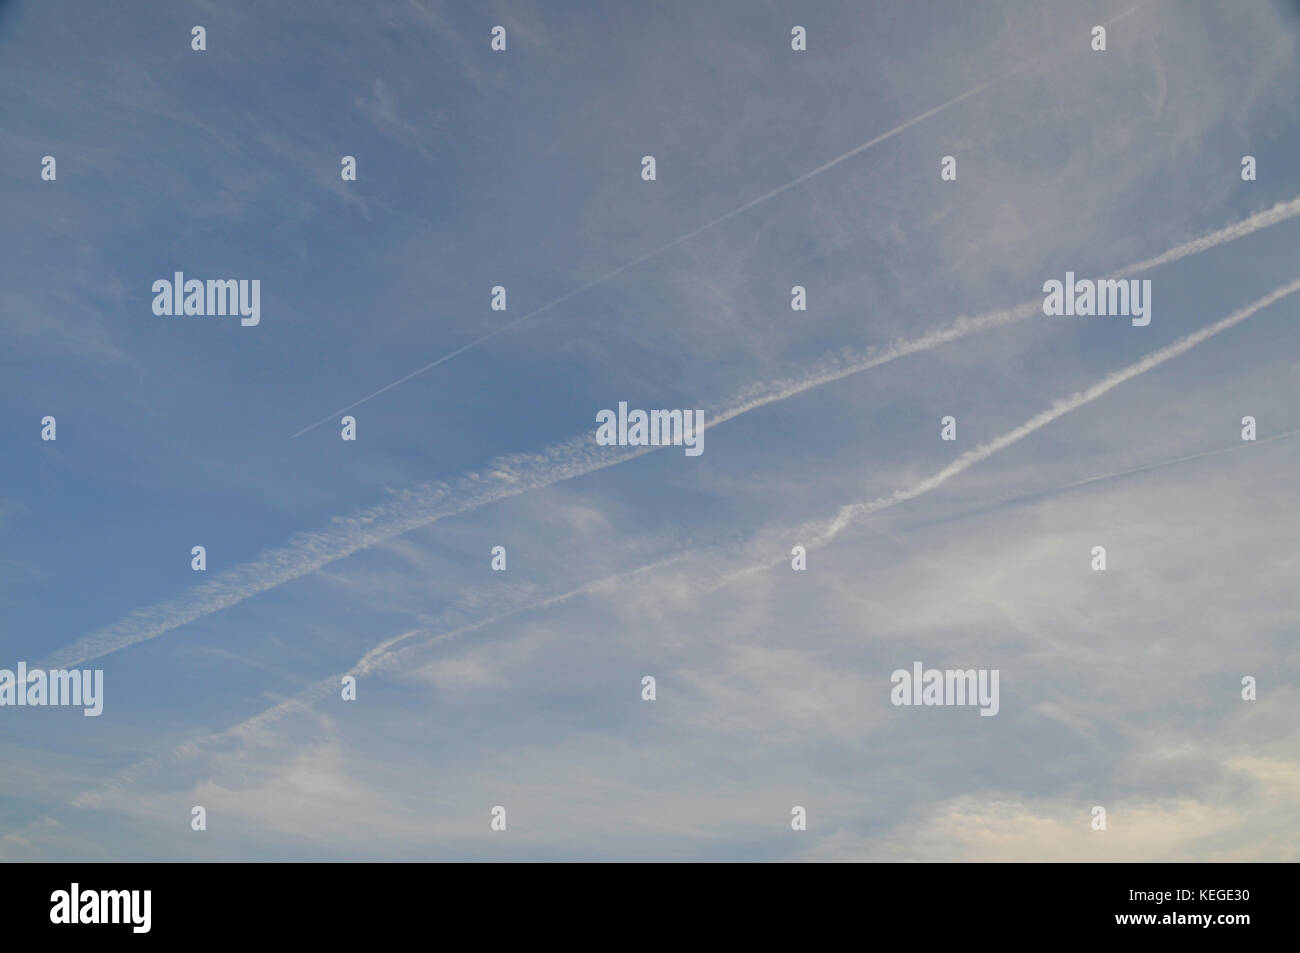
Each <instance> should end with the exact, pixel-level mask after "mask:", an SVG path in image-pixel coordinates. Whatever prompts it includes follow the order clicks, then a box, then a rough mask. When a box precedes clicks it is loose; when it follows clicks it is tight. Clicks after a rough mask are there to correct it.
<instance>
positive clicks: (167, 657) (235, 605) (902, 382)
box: [0, 0, 1300, 861]
mask: <svg viewBox="0 0 1300 953" xmlns="http://www.w3.org/2000/svg"><path fill="white" fill-rule="evenodd" d="M1098 24H1105V25H1106V30H1107V35H1106V49H1105V51H1104V52H1103V51H1094V50H1092V49H1091V48H1090V46H1091V43H1092V29H1093V27H1094V25H1098ZM196 25H201V26H203V27H204V29H205V31H206V49H204V50H201V51H199V50H194V49H192V46H191V41H192V34H191V31H192V28H193V27H194V26H196ZM498 25H500V26H503V27H504V28H505V36H506V49H505V50H504V51H494V50H493V49H492V46H491V42H492V30H493V27H495V26H498ZM795 26H802V27H804V28H805V31H806V36H807V42H806V47H807V48H806V49H805V50H799V51H796V50H794V49H792V46H791V31H792V29H793V28H794V27H795ZM1298 39H1300V7H1297V5H1296V4H1295V3H1292V2H1289V0H1287V2H1282V0H1242V2H1239V3H1234V4H1232V5H1231V6H1230V7H1229V6H1225V5H1223V4H1219V3H1214V2H1209V0H1204V2H1203V0H1179V2H1174V0H1147V2H1145V3H1138V4H1137V5H1136V6H1135V5H1134V2H1131V0H1119V2H1102V0H1080V2H1077V3H1069V4H1066V3H1053V4H1041V3H1037V2H1032V0H987V2H973V0H971V2H961V0H952V2H945V3H942V4H914V3H909V2H905V0H880V2H875V0H873V2H820V3H817V4H807V3H783V2H775V0H758V2H721V0H720V2H714V3H708V4H692V3H677V2H673V3H662V4H637V5H631V4H627V5H623V4H620V5H615V6H608V7H604V6H599V5H591V4H581V3H570V2H540V0H538V2H523V0H509V2H500V3H491V2H484V3H475V4H464V3H454V2H447V3H438V2H423V0H405V2H393V3H385V4H370V5H357V4H351V3H343V2H335V0H322V2H310V3H309V2H293V3H289V2H286V3H277V4H257V3H249V2H221V3H216V2H212V3H203V2H176V3H170V4H167V5H165V7H161V8H160V7H159V6H158V5H157V4H149V3H144V2H121V3H116V4H113V5H111V7H108V6H104V5H101V4H89V3H86V4H79V5H76V6H75V7H68V6H66V5H50V4H42V3H38V2H34V0H7V2H0V156H2V157H3V159H4V162H3V166H4V173H3V175H2V176H0V207H2V208H3V209H4V213H5V214H4V215H3V216H0V252H2V253H0V335H2V337H3V342H4V346H3V349H0V366H2V367H3V373H2V374H0V407H2V408H3V413H0V441H2V442H3V446H4V448H5V449H4V454H3V457H2V458H0V620H2V622H0V668H7V669H16V667H17V665H18V663H19V662H26V663H27V665H28V667H29V668H38V667H47V668H57V667H69V668H73V667H75V668H84V669H102V671H103V673H104V674H103V684H104V699H103V712H102V714H101V715H100V716H98V717H93V718H88V717H84V716H83V714H82V712H81V710H80V709H79V708H68V707H64V708H60V707H7V706H6V707H0V763H2V764H3V765H4V766H5V770H4V771H2V772H0V859H2V860H6V861H45V860H75V861H104V860H180V861H234V860H303V861H306V860H325V861H342V860H399V861H426V860H427V861H439V860H446V861H467V860H500V861H603V860H611V861H636V860H649V861H722V860H733V861H1146V860H1152V861H1162V860H1168V861H1238V860H1248V861H1294V860H1297V859H1300V728H1298V727H1297V726H1298V725H1300V719H1298V718H1297V715H1298V714H1300V704H1298V703H1297V697H1298V696H1297V691H1298V690H1300V654H1297V648H1296V645H1297V641H1296V633H1297V626H1300V602H1298V601H1297V598H1296V585H1295V579H1296V577H1297V571H1298V570H1300V557H1298V556H1297V552H1296V547H1295V540H1296V539H1297V538H1298V537H1300V513H1297V509H1296V506H1295V501H1296V495H1295V486H1296V476H1297V473H1298V471H1300V439H1295V437H1296V436H1300V433H1297V431H1298V430H1300V420H1298V417H1300V405H1298V402H1297V399H1296V397H1297V393H1300V320H1298V319H1300V294H1295V293H1294V292H1295V291H1296V290H1297V286H1296V285H1295V283H1296V282H1297V279H1300V264H1297V263H1298V262H1300V255H1297V251H1300V201H1297V200H1300V173H1298V172H1297V168H1298V167H1297V163H1296V159H1295V157H1296V155H1297V154H1300V116H1298V115H1297V112H1298V110H1300V99H1297V96H1296V92H1297V89H1300V55H1298V54H1300V50H1298V49H1297V40H1298ZM647 155H651V156H654V157H655V168H656V172H655V178H654V180H653V181H646V180H645V179H644V178H643V176H642V158H643V157H644V156H647ZM45 156H53V157H54V158H55V160H56V177H55V178H54V179H53V180H52V181H51V180H47V179H45V178H43V177H42V162H43V157H45ZM343 156H353V157H355V160H356V178H355V181H345V180H344V179H343V177H342V176H341V160H342V157H343ZM944 156H952V157H954V158H955V160H956V178H955V179H951V180H945V179H944V178H942V177H941V174H940V172H941V160H942V159H943V157H944ZM1244 156H1252V157H1254V159H1255V168H1256V176H1255V178H1254V179H1252V180H1246V179H1243V176H1242V159H1243V157H1244ZM1289 203H1295V204H1289ZM1201 239H1204V240H1203V241H1201ZM1152 260H1157V261H1156V263H1155V264H1153V265H1149V264H1147V263H1150V262H1151V261H1152ZM1134 266H1140V267H1139V268H1138V270H1135V271H1131V276H1132V277H1135V278H1141V279H1149V280H1150V281H1151V298H1150V302H1151V322H1150V324H1149V325H1147V326H1145V327H1139V326H1134V325H1132V324H1131V322H1130V321H1129V319H1128V318H1126V317H1115V316H1110V317H1080V316H1071V317H1066V316H1048V315H1045V314H1044V313H1043V309H1042V302H1043V297H1044V289H1043V285H1044V282H1046V281H1048V280H1051V279H1053V278H1055V279H1058V280H1063V279H1064V277H1065V274H1066V272H1067V271H1072V272H1074V273H1075V274H1076V275H1077V276H1078V277H1080V278H1085V277H1086V278H1103V277H1108V276H1117V275H1119V274H1121V273H1124V274H1130V271H1129V270H1130V269H1133V268H1134ZM177 271H182V272H184V273H185V275H186V276H187V277H190V278H199V279H209V278H213V279H219V278H241V279H249V280H252V279H257V280H258V281H259V282H260V288H261V299H260V323H258V324H257V325H256V326H250V327H245V326H242V325H241V323H240V321H239V320H238V318H231V317H199V316H160V315H157V314H155V313H154V310H153V308H152V301H153V297H154V295H153V291H152V288H153V284H154V282H155V281H156V280H158V279H164V278H165V279H170V278H171V277H172V275H173V273H174V272H177ZM795 285H800V286H803V287H804V288H806V293H807V310H805V311H795V310H793V309H792V307H791V289H792V287H794V286H795ZM495 286H502V287H505V288H506V289H507V306H506V310H505V311H499V310H493V309H492V307H491V306H490V303H491V298H492V293H491V292H492V289H493V288H494V287H495ZM444 358H446V359H445V360H443V359H444ZM430 365H434V366H430ZM389 385H394V386H389ZM620 401H626V402H627V404H628V406H629V407H630V408H646V409H650V408H665V409H668V408H678V409H699V410H703V411H704V414H705V430H704V442H703V446H704V450H703V453H701V454H700V455H698V456H688V455H686V454H685V453H684V452H683V450H682V448H680V447H668V448H650V449H647V448H641V447H631V446H602V445H598V443H597V441H596V439H595V434H596V415H597V413H598V412H599V411H601V410H602V409H605V408H617V406H618V404H619V402H620ZM345 408H346V410H345ZM345 414H346V415H350V416H352V417H354V418H355V427H356V439H355V440H344V439H342V438H341V434H342V429H343V427H342V423H341V418H342V417H343V416H344V415H345ZM47 415H48V416H53V417H54V418H55V419H56V422H57V436H56V439H54V440H44V439H42V429H43V425H42V419H43V418H44V417H46V416H47ZM948 416H951V417H953V418H954V420H955V428H956V431H955V438H956V439H954V440H944V439H942V434H941V430H942V426H941V421H942V420H943V418H945V417H948ZM1245 416H1251V417H1253V418H1255V420H1256V425H1257V437H1256V439H1255V440H1253V441H1247V440H1243V438H1242V418H1243V417H1245ZM322 421H323V422H322ZM200 545H201V546H203V547H204V548H205V551H206V569H205V570H204V571H203V572H196V571H194V570H193V569H192V566H191V559H192V556H191V551H192V548H193V547H194V546H200ZM495 546H503V547H505V551H506V569H505V570H504V571H494V570H493V568H492V565H491V562H492V557H491V551H492V549H493V547H495ZM795 546H803V547H805V549H806V567H807V568H806V569H805V570H803V571H796V570H795V569H793V568H792V555H791V551H792V548H793V547H795ZM1096 546H1104V547H1105V550H1106V560H1107V563H1106V568H1105V570H1104V571H1097V570H1095V569H1094V568H1093V566H1094V555H1093V550H1094V547H1096ZM915 662H921V663H923V665H924V666H925V667H926V668H938V669H961V670H966V669H977V670H989V671H992V670H996V671H997V672H998V673H999V675H1000V680H999V685H1000V703H999V709H998V712H997V714H996V716H993V717H982V716H981V715H980V713H979V711H978V710H977V709H976V708H974V707H971V706H964V707H963V706H951V705H948V706H905V705H896V704H894V703H893V702H892V700H891V689H892V688H893V685H892V683H891V676H892V673H894V672H895V671H896V670H899V669H904V670H911V668H912V666H913V663H915ZM348 675H351V676H353V677H354V678H355V679H356V697H355V699H354V700H345V699H344V698H343V691H342V688H341V685H342V679H343V677H344V676H348ZM646 676H652V677H653V678H654V679H655V697H654V699H653V700H646V699H644V698H643V687H642V686H643V681H642V680H643V678H644V677H646ZM1246 676H1251V677H1253V678H1254V679H1256V683H1257V686H1256V691H1257V695H1256V698H1255V699H1254V700H1246V699H1244V698H1243V688H1242V680H1243V678H1244V677H1246ZM195 806H202V807H203V808H204V811H205V817H206V828H205V829H203V830H195V829H194V825H193V819H194V815H193V809H194V807H195ZM498 806H499V807H503V808H505V815H506V818H507V822H506V827H505V830H495V829H493V826H492V820H493V809H494V808H496V807H498ZM795 807H801V808H803V809H804V812H805V816H806V829H802V830H800V829H795V827H796V824H795V823H794V822H793V821H792V817H793V815H792V810H793V809H794V808H795ZM1097 807H1102V808H1104V810H1105V819H1106V826H1105V829H1104V830H1098V829H1095V818H1096V814H1095V811H1094V809H1095V808H1097Z"/></svg>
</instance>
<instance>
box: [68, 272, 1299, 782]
mask: <svg viewBox="0 0 1300 953" xmlns="http://www.w3.org/2000/svg"><path fill="white" fill-rule="evenodd" d="M1296 291H1300V278H1297V279H1296V280H1294V281H1291V282H1289V283H1288V284H1285V285H1282V286H1280V287H1278V288H1276V289H1274V290H1273V291H1271V292H1269V293H1268V294H1266V295H1264V296H1263V297H1261V298H1257V299H1256V300H1254V301H1252V302H1251V303H1250V304H1248V305H1245V306H1244V307H1241V308H1238V309H1237V310H1236V311H1234V312H1233V313H1232V314H1230V315H1228V316H1227V317H1226V318H1223V319H1221V320H1219V321H1216V322H1214V323H1213V324H1210V325H1207V326H1206V327H1204V328H1201V329H1200V330H1199V331H1194V332H1192V333H1191V334H1188V335H1185V336H1184V337H1181V338H1179V339H1178V340H1176V341H1174V342H1173V343H1171V344H1168V345H1166V346H1165V347H1162V348H1160V349H1158V350H1156V351H1153V352H1151V353H1150V354H1148V355H1147V356H1146V357H1143V358H1141V359H1139V360H1137V361H1134V362H1133V363H1132V364H1129V365H1128V366H1126V367H1124V368H1122V369H1120V370H1118V371H1114V372H1112V373H1110V374H1108V375H1106V376H1105V377H1103V378H1102V379H1101V380H1099V381H1097V382H1096V383H1095V384H1093V385H1092V386H1090V387H1088V388H1086V389H1085V390H1081V391H1078V392H1076V393H1075V394H1072V395H1071V396H1069V397H1065V398H1062V399H1060V400H1058V401H1056V402H1055V403H1054V404H1053V405H1052V406H1051V407H1049V408H1048V409H1047V410H1045V411H1043V412H1041V413H1039V414H1036V415H1035V416H1033V417H1031V418H1030V419H1029V420H1027V421H1025V423H1023V424H1021V425H1020V426H1018V427H1015V428H1013V429H1011V430H1009V431H1007V432H1006V433H1004V434H1001V435H1000V436H998V437H996V438H994V439H993V440H990V441H988V442H987V443H983V444H981V445H980V446H978V447H975V448H974V449H972V450H969V451H967V452H966V453H964V454H962V455H961V456H960V457H958V458H957V459H956V460H954V461H953V462H952V463H950V464H948V465H947V466H946V467H944V468H943V469H941V470H939V471H937V472H936V473H934V474H932V475H931V476H929V477H927V478H925V479H924V480H921V481H920V482H919V483H916V484H914V485H912V486H911V487H908V488H906V489H902V490H897V491H895V492H894V493H893V494H891V495H889V496H884V497H878V498H877V499H875V500H872V501H870V502H861V503H850V504H848V505H846V506H843V507H841V508H840V510H839V512H838V513H837V514H836V516H835V517H834V518H833V519H830V520H826V521H822V522H821V523H819V524H804V525H803V526H801V527H798V528H796V529H793V530H789V531H786V533H785V534H784V535H786V536H787V537H788V538H792V539H799V540H801V541H806V548H808V549H814V548H819V547H821V546H825V545H826V544H827V543H829V542H830V541H831V540H833V539H834V538H835V537H836V536H837V535H839V533H841V532H842V531H843V530H844V529H846V528H848V527H849V526H851V525H853V524H855V523H858V522H861V521H862V520H863V519H865V518H866V517H869V516H871V515H872V514H874V513H878V512H880V511H881V510H885V509H888V508H890V507H893V506H897V505H898V504H900V503H904V502H906V501H908V500H913V499H916V498H917V497H919V496H921V495H923V494H925V493H928V492H930V491H931V490H933V489H935V488H937V487H939V486H942V485H943V484H944V483H946V482H947V481H948V480H950V479H952V478H953V477H955V476H957V475H958V474H960V473H963V472H965V471H966V470H968V469H970V468H971V467H973V466H975V464H977V463H980V462H982V461H984V460H987V459H989V458H990V457H992V456H993V455H994V454H996V453H999V452H1000V451H1002V450H1005V449H1006V448H1007V447H1010V446H1012V445H1014V444H1016V443H1018V442H1019V441H1021V440H1023V439H1025V438H1026V437H1028V436H1029V435H1030V434H1033V433H1035V432H1036V431H1038V430H1041V429H1042V428H1043V427H1046V426H1047V425H1048V424H1050V423H1052V422H1053V421H1055V420H1059V419H1060V418H1061V417H1064V416H1065V415H1066V414H1069V413H1072V412H1073V411H1075V410H1078V409H1079V408H1080V407H1083V406H1084V405H1086V404H1089V403H1091V402H1092V401H1095V400H1097V399H1098V398H1100V397H1103V396H1105V395H1106V394H1107V393H1109V392H1110V391H1112V390H1114V389H1115V388H1116V387H1118V386H1119V385H1121V384H1123V383H1125V382H1127V381H1130V380H1132V379H1133V378H1135V377H1138V376H1139V375H1142V374H1145V373H1146V372H1147V371H1150V370H1153V369H1154V368H1156V367H1159V366H1160V365H1162V364H1164V363H1166V362H1167V361H1171V360H1173V359H1174V358H1176V357H1180V356H1181V355H1183V354H1185V353H1187V352H1188V351H1190V350H1191V349H1192V348H1194V347H1196V346H1197V345H1198V344H1202V343H1204V342H1205V341H1207V340H1209V339H1210V338H1212V337H1214V336H1215V335H1217V334H1220V333H1222V332H1223V331H1226V330H1228V329H1229V328H1232V327H1234V326H1236V325H1238V324H1240V323H1241V322H1243V321H1245V320H1246V319H1247V318H1249V317H1251V316H1252V315H1254V314H1255V313H1257V312H1259V311H1261V310H1263V309H1264V308H1267V307H1268V306H1269V305H1271V304H1274V303H1275V302H1277V301H1279V300H1281V299H1282V298H1285V297H1286V296H1287V295H1290V294H1294V293H1295V292H1296ZM1297 433H1300V428H1297V429H1296V430H1291V431H1287V432H1285V433H1281V434H1277V435H1276V436H1274V437H1270V438H1268V439H1266V440H1264V441H1260V443H1261V444H1263V443H1271V442H1273V441H1275V440H1282V439H1286V438H1289V437H1292V436H1294V435H1295V434H1297ZM1239 449H1241V447H1239V446H1235V447H1224V448H1219V449H1216V450H1207V451H1202V452H1200V453H1194V454H1189V455H1186V456H1181V457H1176V458H1174V459H1171V460H1164V461H1160V462H1157V463H1151V464H1146V465H1144V466H1140V467H1134V468H1131V469H1128V470H1122V471H1117V472H1113V473H1106V474H1101V475H1099V476H1094V477H1089V478H1087V479H1085V480H1080V481H1077V482H1075V483H1070V484H1067V485H1066V486H1064V487H1061V488H1060V489H1061V490H1068V489H1073V488H1075V487H1080V486H1086V485H1088V484H1090V483H1094V482H1097V481H1099V480H1108V479H1112V478H1114V477H1118V476H1125V475H1128V474H1132V473H1139V472H1142V471H1144V470H1151V469H1155V468H1158V467H1165V466H1171V465H1173V464H1177V463H1182V462H1186V461H1189V460H1196V459H1200V458H1203V457H1209V456H1214V455H1217V454H1222V453H1229V452H1233V451H1235V450H1239ZM692 555H694V554H693V553H692V552H685V553H679V554H677V555H675V556H670V557H667V558H665V559H661V560H658V561H656V562H654V563H650V564H648V565H645V566H640V567H638V568H636V569H632V570H628V571H625V572H621V573H616V574H613V575H610V576H606V577H604V578H602V579H599V580H597V581H595V582H591V583H587V584H585V585H582V586H579V587H577V588H575V589H571V590H569V591H567V592H563V593H560V594H557V595H554V596H549V597H547V598H544V599H539V600H534V601H532V602H528V603H526V604H523V605H519V606H516V607H514V608H511V609H509V610H507V611H505V612H499V613H496V614H495V615H492V616H490V617H488V618H484V619H480V620H477V621H475V622H471V623H468V624H464V625H460V626H457V627H455V628H451V629H447V630H443V631H440V632H430V631H428V630H427V629H412V630H410V631H408V632H404V633H402V634H401V635H398V636H396V637H393V638H390V639H387V640H385V641H384V642H381V643H380V644H379V645H377V646H375V647H374V648H372V649H370V650H369V651H368V652H366V654H365V655H363V656H362V657H361V658H360V659H358V660H357V662H356V664H355V665H354V666H353V667H352V669H350V670H349V672H347V673H339V674H336V675H332V676H329V677H327V678H324V679H322V680H320V681H318V682H315V683H313V684H312V685H311V686H309V687H307V688H306V689H303V690H302V691H300V692H298V693H297V694H296V695H294V696H292V697H290V698H288V699H285V700H284V701H282V702H279V703H278V704H276V705H273V706H271V707H270V708H268V709H266V710H265V711H262V712H260V713H259V714H257V715H254V716H253V717H252V718H249V719H247V720H245V721H243V722H241V723H239V724H238V725H234V726H232V727H231V728H228V729H225V730H223V731H220V732H214V733H212V734H209V735H204V736H201V737H199V738H195V739H192V740H190V741H187V742H185V743H184V744H181V745H179V746H177V747H176V748H174V749H173V750H172V751H171V752H170V753H169V754H167V755H164V756H155V757H152V758H147V759H145V760H143V761H140V762H137V763H136V764H134V765H132V766H131V767H130V768H127V769H125V770H124V771H122V772H119V774H118V775H117V777H116V778H115V779H114V781H112V782H109V783H108V784H106V785H104V787H103V788H101V790H99V791H87V792H83V793H82V794H81V795H80V796H79V797H78V798H76V799H75V800H74V801H73V803H74V804H75V805H77V806H83V807H93V806H97V805H99V804H100V803H101V801H102V798H103V792H104V790H105V789H108V788H114V787H120V786H122V785H123V784H125V783H128V782H129V781H131V780H133V779H134V778H135V777H136V776H138V775H139V773H140V772H142V771H144V770H147V769H149V768H151V767H153V766H156V765H158V764H160V763H162V762H164V761H170V760H175V759H177V758H182V757H186V756H188V755H193V754H197V753H198V752H199V751H201V750H202V749H204V748H207V747H210V746H211V745H213V744H216V743H223V742H229V741H233V740H239V739H241V738H244V739H246V738H249V737H253V736H255V735H256V733H257V732H258V731H260V730H261V729H263V728H266V727H267V726H269V725H270V724H272V723H274V722H275V721H278V720H279V719H280V718H281V717H283V716H284V715H286V714H289V713H290V712H293V711H300V710H304V709H306V708H308V707H309V706H310V705H311V704H312V703H313V702H316V701H320V700H322V699H324V698H326V697H328V696H329V695H330V694H332V693H333V692H335V691H338V688H339V681H340V679H341V677H342V675H343V674H351V675H354V676H358V677H360V676H365V675H368V674H371V673H373V672H377V671H384V670H395V669H400V668H402V667H404V659H405V658H406V657H407V656H409V655H410V654H411V653H412V652H413V651H414V650H417V649H418V650H423V649H427V648H428V647H429V646H430V645H434V644H438V643H441V642H445V641H449V640H452V639H455V638H458V637H460V636H462V635H465V634H468V633H470V632H474V631H477V630H479V629H483V628H486V627H488V626H491V625H494V624H497V623H499V622H502V621H505V620H506V619H509V618H512V617H514V616H517V615H520V614H521V613H524V612H532V611H538V610H541V609H546V608H549V607H551V606H555V605H559V604H561V603H563V602H567V601H569V600H570V599H573V598H575V597H578V596H582V595H589V594H592V593H595V592H600V591H606V590H610V589H615V588H617V587H619V586H621V585H623V584H625V583H626V582H627V581H628V580H630V579H634V578H636V577H640V576H644V575H646V574H648V573H651V572H654V571H656V570H659V569H663V568H665V567H667V566H669V565H671V564H673V563H677V562H681V561H683V560H685V559H687V558H689V557H690V556H692ZM787 558H788V556H787V555H786V554H785V553H784V552H782V553H781V554H780V555H779V556H777V557H776V558H774V559H766V560H762V561H759V562H756V563H753V564H751V565H749V566H746V567H744V568H741V569H737V570H732V571H730V572H727V573H725V574H722V575H720V576H719V577H718V578H717V579H715V580H714V581H713V582H712V583H708V584H705V585H704V586H703V589H702V591H703V592H705V593H711V592H716V591H717V590H719V589H722V588H724V587H726V586H728V585H730V584H731V583H733V582H735V581H736V580H738V579H741V578H744V577H747V576H752V575H754V574H756V573H760V572H765V571H769V570H771V569H772V568H773V567H775V566H779V565H782V564H784V563H785V561H786V559H787ZM412 640H416V641H415V644H409V645H402V643H407V642H411V641H412ZM399 646H400V647H399Z"/></svg>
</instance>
